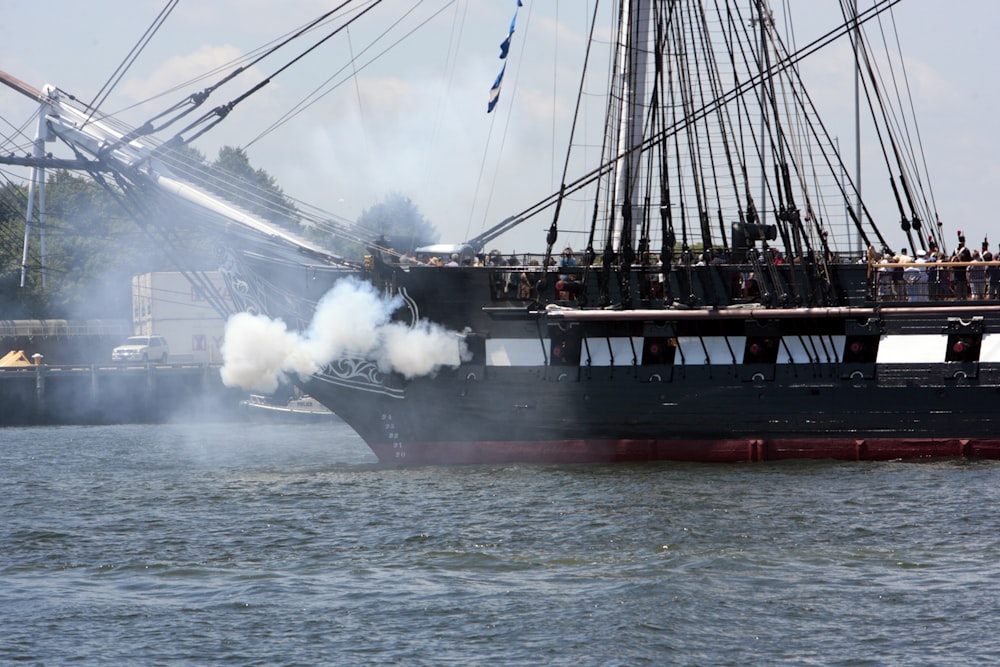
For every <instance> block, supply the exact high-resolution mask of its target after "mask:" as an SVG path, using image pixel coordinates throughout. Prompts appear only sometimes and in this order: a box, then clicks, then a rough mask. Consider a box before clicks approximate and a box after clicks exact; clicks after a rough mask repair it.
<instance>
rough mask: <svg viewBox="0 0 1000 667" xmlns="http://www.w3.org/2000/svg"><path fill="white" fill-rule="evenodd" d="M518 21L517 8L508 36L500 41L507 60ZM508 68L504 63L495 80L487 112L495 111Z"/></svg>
mask: <svg viewBox="0 0 1000 667" xmlns="http://www.w3.org/2000/svg"><path fill="white" fill-rule="evenodd" d="M517 6H518V7H523V6H524V4H523V3H522V2H521V0H517ZM515 23H517V9H515V10H514V17H513V18H512V19H511V20H510V30H508V31H507V37H506V39H504V40H503V41H502V42H500V60H506V59H507V54H508V53H509V52H510V40H511V38H512V37H513V36H514V24H515ZM506 70H507V63H506V62H505V63H504V64H503V67H502V68H501V69H500V73H499V74H497V80H496V81H494V82H493V87H492V88H490V102H489V104H488V105H486V113H489V112H491V111H493V108H494V107H495V106H496V105H497V101H498V100H499V99H500V84H501V83H502V82H503V73H504V72H505V71H506Z"/></svg>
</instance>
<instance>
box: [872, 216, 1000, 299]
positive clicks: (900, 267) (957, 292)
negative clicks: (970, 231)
mask: <svg viewBox="0 0 1000 667" xmlns="http://www.w3.org/2000/svg"><path fill="white" fill-rule="evenodd" d="M993 261H994V255H993V253H992V252H991V251H990V244H989V241H988V240H987V239H983V243H982V249H981V250H976V249H972V248H969V247H968V246H967V245H966V243H965V236H963V235H962V234H961V233H959V237H958V247H957V248H955V250H954V252H952V253H951V254H950V255H948V254H945V253H942V252H940V251H939V250H938V247H937V245H936V244H935V243H934V242H933V241H932V242H930V243H929V244H928V249H927V250H924V249H923V248H920V249H918V250H917V251H916V253H914V255H913V256H911V255H910V254H909V252H908V249H907V248H902V249H900V251H899V252H898V253H893V252H892V251H891V250H889V249H888V248H885V249H883V251H882V253H881V254H879V253H878V252H877V251H876V250H875V248H874V247H872V246H869V248H868V266H869V268H870V269H872V270H873V272H874V276H875V281H876V295H877V298H878V300H879V301H950V300H983V299H996V298H1000V266H993V265H991V264H990V262H993Z"/></svg>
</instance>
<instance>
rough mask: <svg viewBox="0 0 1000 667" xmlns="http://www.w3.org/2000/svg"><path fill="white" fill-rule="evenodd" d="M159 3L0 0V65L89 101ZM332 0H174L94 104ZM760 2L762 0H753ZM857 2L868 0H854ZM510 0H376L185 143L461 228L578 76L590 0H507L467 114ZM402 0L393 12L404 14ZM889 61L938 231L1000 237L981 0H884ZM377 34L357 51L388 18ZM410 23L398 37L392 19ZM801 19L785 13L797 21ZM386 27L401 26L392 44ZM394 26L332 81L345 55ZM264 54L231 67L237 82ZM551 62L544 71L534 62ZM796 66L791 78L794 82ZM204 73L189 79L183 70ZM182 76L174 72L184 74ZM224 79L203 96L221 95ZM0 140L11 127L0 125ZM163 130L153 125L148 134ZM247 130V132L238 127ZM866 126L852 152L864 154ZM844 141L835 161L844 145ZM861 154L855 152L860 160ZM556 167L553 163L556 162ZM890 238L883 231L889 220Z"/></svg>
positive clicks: (877, 176) (476, 223)
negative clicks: (296, 108) (903, 74)
mask: <svg viewBox="0 0 1000 667" xmlns="http://www.w3.org/2000/svg"><path fill="white" fill-rule="evenodd" d="M165 4H166V0H98V1H97V2H93V3H70V2H65V1H64V0H3V5H2V7H3V26H4V29H3V38H2V39H0V69H3V70H5V71H7V72H9V73H11V74H13V75H15V76H17V77H18V78H20V79H22V80H24V81H26V82H28V83H31V84H32V85H36V86H38V87H40V86H41V85H42V84H44V83H52V84H55V85H57V86H59V87H60V88H62V89H64V90H67V91H68V92H71V93H72V94H74V95H76V96H77V97H78V98H81V99H83V100H86V101H90V100H91V99H93V98H94V96H95V95H96V93H97V91H98V90H99V89H100V88H101V87H102V86H103V85H104V84H105V83H106V82H107V81H108V80H109V78H110V77H111V76H112V74H113V72H114V70H115V68H116V67H117V66H118V65H119V63H120V62H121V61H122V60H123V59H124V58H125V57H126V55H127V54H128V52H129V51H130V49H131V48H132V47H133V45H134V44H135V43H136V42H137V41H138V40H139V38H140V36H141V35H142V34H143V32H144V31H145V30H146V29H147V27H148V26H149V25H150V24H151V23H152V21H153V19H154V18H155V17H156V15H157V14H158V13H159V12H160V10H161V9H162V8H163V7H164V6H165ZM335 4H337V3H336V2H334V1H332V0H293V1H291V2H275V1H274V0H200V1H198V2H194V1H192V0H180V3H179V5H178V6H177V8H176V9H175V10H174V11H173V13H172V14H171V16H170V17H169V19H168V20H167V22H166V25H165V26H164V27H163V28H162V29H161V30H160V32H159V33H158V34H157V35H156V36H155V37H154V39H153V42H152V44H151V45H150V46H149V47H148V48H147V49H146V50H145V52H144V53H143V54H142V55H141V56H140V58H139V60H138V62H137V63H136V65H135V66H134V67H133V68H132V69H131V70H130V71H129V72H128V73H127V74H126V75H125V77H124V78H123V80H122V81H121V83H120V84H119V85H118V86H117V87H116V88H115V89H114V92H113V94H112V95H111V97H110V98H109V99H108V101H107V102H106V103H105V104H104V105H103V106H102V109H103V110H105V111H113V110H124V111H122V114H121V117H122V118H123V120H126V121H127V122H130V123H132V124H136V125H137V124H139V123H140V122H142V121H144V120H146V118H148V117H149V116H152V115H153V114H154V113H156V112H158V111H160V110H161V109H163V108H165V107H166V106H168V105H169V104H171V103H173V102H175V101H177V100H178V99H180V98H181V97H182V93H180V92H178V93H175V94H173V95H169V96H166V97H161V98H159V99H157V100H155V101H154V102H152V103H150V104H146V105H144V106H142V107H139V108H130V107H132V105H134V104H135V103H136V102H137V101H140V100H145V99H148V98H149V97H150V96H152V95H154V94H158V93H160V92H162V91H165V90H168V89H169V88H171V87H172V86H173V85H175V84H178V83H181V82H184V81H186V80H188V79H189V78H190V77H192V76H194V75H196V74H199V73H201V72H204V71H205V70H207V69H210V68H211V67H214V66H218V65H221V64H223V63H226V62H229V61H231V60H232V59H233V58H235V57H237V56H238V55H240V54H242V53H245V52H248V51H251V50H253V49H255V48H257V47H259V46H261V45H263V44H265V43H266V42H268V41H270V40H272V39H275V38H276V37H278V36H280V35H282V34H284V33H286V32H287V31H290V30H292V29H294V28H297V27H299V26H301V25H302V24H304V23H305V22H306V21H308V20H310V19H311V18H313V17H315V16H318V15H319V14H320V13H322V12H323V11H326V10H328V9H330V8H331V7H333V6H334V5H335ZM772 4H774V5H775V6H776V5H777V4H778V3H772ZM859 4H860V6H861V8H864V7H866V6H869V5H870V4H871V0H860V2H859ZM515 5H516V0H452V1H449V0H424V1H423V2H419V3H418V2H414V1H412V0H386V1H385V2H383V3H382V4H381V5H380V6H379V7H378V8H376V9H375V10H373V11H372V13H371V14H370V15H369V16H368V17H366V18H368V19H370V20H368V21H362V24H363V25H364V26H365V27H360V25H359V27H357V28H352V30H351V32H350V40H349V41H348V40H346V39H338V40H336V43H331V44H330V45H327V46H324V47H323V48H321V49H318V50H317V51H316V52H315V53H313V54H312V55H311V56H309V57H307V59H306V60H304V61H303V62H302V63H300V64H299V65H298V66H297V67H296V68H295V69H294V70H293V71H291V72H290V73H289V74H287V75H283V76H281V77H279V78H276V79H275V80H274V82H273V83H271V84H270V85H268V86H267V87H266V88H265V89H264V90H263V91H262V92H261V93H259V94H257V95H255V96H253V97H252V98H250V99H249V100H248V101H247V102H245V103H243V104H242V105H241V106H239V107H237V109H236V111H234V112H233V114H232V115H231V116H230V117H229V118H228V119H227V120H226V121H225V122H224V123H223V124H222V125H220V126H219V127H218V128H216V130H213V131H212V132H211V133H210V134H208V135H206V136H205V137H203V138H202V139H200V140H199V141H198V142H197V143H196V144H195V145H196V146H197V147H198V148H200V149H201V150H202V152H203V153H205V154H206V155H207V156H208V157H210V158H212V157H214V156H215V153H216V151H217V150H218V148H219V146H221V145H239V146H247V144H250V145H249V147H248V151H249V154H250V158H251V161H252V162H253V164H254V165H255V166H257V167H262V168H264V169H266V170H267V171H268V172H269V173H271V174H272V175H273V176H275V177H276V178H277V180H278V182H279V184H280V185H281V186H282V187H283V188H284V190H285V192H286V193H287V194H289V195H290V196H292V197H294V198H296V199H300V200H304V201H306V202H308V203H310V204H314V205H316V206H319V207H321V208H323V209H325V210H327V211H329V212H331V213H332V214H334V215H336V216H339V217H341V218H343V219H346V220H352V221H353V220H354V219H356V218H357V216H358V215H359V214H360V213H361V212H362V211H363V210H365V209H366V208H368V207H369V206H371V205H373V204H375V203H377V202H379V201H381V200H382V199H383V198H384V197H385V196H387V195H388V194H390V193H393V192H401V193H402V194H404V195H406V196H408V197H410V198H411V199H412V200H413V201H414V203H416V205H417V206H418V207H419V209H420V210H421V212H422V213H423V214H424V215H425V217H427V219H428V220H429V221H430V222H432V223H433V224H434V225H435V226H436V227H437V229H438V230H439V231H440V233H441V236H442V240H445V241H458V240H463V239H465V238H467V237H470V236H473V235H475V234H477V233H479V232H480V231H482V230H483V229H484V228H485V227H489V226H491V225H493V224H495V223H496V222H498V221H499V220H501V219H502V218H504V217H506V216H507V215H510V214H512V213H516V212H519V211H521V210H522V209H524V208H526V207H527V206H529V205H531V204H532V203H534V202H535V201H537V200H539V199H541V198H542V197H544V196H545V195H547V194H548V193H549V192H551V191H554V190H556V189H557V185H558V181H559V175H560V173H561V170H562V156H563V151H564V144H565V141H566V136H567V131H568V127H569V123H570V119H571V114H572V111H573V100H574V96H575V93H576V87H577V82H578V77H579V74H578V61H579V58H580V55H581V49H582V47H583V44H584V36H585V35H586V32H587V22H588V19H589V16H590V12H591V8H592V6H593V2H592V0H524V6H523V7H522V8H521V9H520V13H519V15H518V23H517V30H516V32H515V36H514V42H513V46H512V49H511V57H510V61H509V62H510V64H509V65H508V69H507V72H506V76H505V81H504V88H503V92H502V94H501V100H500V103H499V105H498V107H497V109H496V111H495V112H494V113H493V114H487V113H486V103H487V98H488V91H489V87H490V85H491V84H492V82H493V80H494V78H495V77H496V75H497V72H498V71H499V67H500V61H499V60H498V58H497V55H498V52H499V49H498V45H499V43H500V41H501V40H502V39H503V37H504V36H505V35H506V33H507V29H508V27H509V24H510V19H511V17H512V15H513V12H514V9H515ZM838 5H839V2H838V0H790V7H791V12H792V15H793V17H794V18H796V19H798V20H801V23H799V22H797V23H796V31H797V32H796V37H797V39H798V41H799V43H800V44H801V43H805V42H806V41H807V40H808V39H809V38H811V37H814V36H817V35H819V34H821V33H823V32H826V31H827V30H829V29H830V28H831V27H833V25H834V22H835V21H836V20H837V17H838V15H839V9H838ZM414 7H416V8H415V9H414V11H413V13H411V14H407V12H409V11H410V10H411V9H413V8H414ZM894 12H895V17H896V21H897V25H898V27H899V29H900V40H901V44H902V47H903V51H904V53H905V56H906V59H907V65H908V71H907V74H908V77H909V80H910V84H911V86H912V94H913V100H914V104H915V106H916V110H917V113H918V119H919V122H920V128H919V129H920V131H921V133H922V138H923V144H924V149H925V152H926V159H927V161H928V164H929V167H930V177H931V186H932V188H933V196H934V201H935V202H936V206H937V210H938V212H939V214H940V216H941V218H942V220H943V221H944V222H945V224H946V227H945V229H946V231H947V234H948V235H950V238H949V241H950V242H949V245H953V238H954V234H955V230H957V229H963V230H964V231H965V232H966V234H967V236H969V237H970V244H972V243H975V244H976V245H978V242H979V241H980V240H981V238H982V236H983V235H985V234H989V235H990V236H991V238H992V239H994V242H993V243H992V245H993V247H994V248H996V247H997V246H998V245H1000V221H998V220H996V219H995V217H996V216H995V214H994V212H993V211H994V209H993V207H992V206H991V204H992V197H993V194H994V192H995V190H996V183H997V182H998V177H1000V169H998V167H997V165H998V160H1000V158H998V157H997V156H1000V145H998V144H1000V141H998V136H1000V129H998V127H1000V123H998V121H997V115H998V112H1000V105H998V92H997V90H996V88H997V86H996V75H995V69H996V67H997V54H998V53H1000V47H998V46H997V41H998V40H997V34H998V33H1000V30H998V29H1000V3H998V2H996V0H954V2H950V3H943V2H940V0H902V2H901V3H900V4H899V5H897V7H896V9H895V10H894ZM401 17H405V18H403V21H402V22H401V23H400V25H399V26H398V27H397V28H395V29H394V30H393V31H391V32H389V33H388V34H387V36H386V37H385V39H384V40H383V42H380V43H379V44H378V45H376V46H375V47H373V48H372V49H371V50H369V51H367V52H364V53H362V51H363V50H364V49H365V48H366V47H367V46H368V45H369V44H370V43H371V42H372V40H373V39H374V38H375V37H377V36H378V35H379V34H380V32H381V31H382V30H385V29H386V26H388V25H389V24H390V23H391V22H392V21H394V20H397V19H399V18H401ZM424 20H426V21H427V23H426V25H424V26H423V27H422V28H421V29H420V30H419V31H418V32H416V33H414V34H413V35H412V36H410V37H406V33H408V32H409V31H411V30H412V29H413V28H415V27H416V26H417V25H418V24H419V23H421V22H423V21H424ZM800 25H801V28H800V27H799V26H800ZM400 40H402V41H400ZM397 41H399V43H398V44H396V46H394V47H393V48H392V49H391V50H389V52H388V53H385V54H384V55H380V56H379V57H378V58H377V59H375V60H374V62H372V64H370V65H367V66H365V67H363V69H361V70H360V71H359V73H358V79H357V82H356V83H355V81H354V80H348V78H347V77H346V76H345V74H346V72H342V71H341V68H343V67H345V65H346V64H347V63H348V62H349V54H350V53H351V52H353V53H354V54H355V55H356V56H359V60H358V63H359V64H358V65H357V66H358V67H361V66H362V63H367V62H369V61H371V60H373V58H374V57H375V56H376V55H377V54H381V53H382V52H383V51H385V50H386V49H387V48H388V47H389V45H390V44H392V43H395V42H397ZM282 62H283V61H282V60H281V58H278V59H275V60H272V61H268V62H267V63H265V64H262V65H260V66H258V67H257V68H256V69H255V71H253V72H251V73H250V76H248V77H246V78H244V79H242V80H241V82H244V83H245V84H246V86H243V88H245V87H247V86H248V85H249V84H250V83H255V82H257V81H258V80H260V79H262V78H263V77H264V75H265V74H270V73H271V72H273V71H274V70H275V69H276V68H277V67H278V66H280V64H281V63H282ZM553 66H555V67H556V68H557V69H556V71H557V72H558V74H556V75H553V73H552V72H553ZM810 73H811V74H814V75H815V76H817V77H818V80H819V86H818V87H814V88H812V89H811V90H813V93H814V95H816V96H817V98H818V102H819V104H820V106H821V109H826V110H828V112H829V113H831V114H832V117H829V116H828V117H826V120H827V121H828V123H829V127H830V130H831V133H832V134H834V135H837V136H839V137H841V140H842V143H843V145H845V147H846V148H849V147H850V146H851V145H852V143H853V126H852V122H853V112H852V111H851V108H852V107H851V105H852V104H853V99H852V97H851V96H852V95H853V86H852V78H851V76H850V54H849V51H848V50H847V49H846V46H845V47H841V48H833V49H830V50H827V51H825V52H823V53H822V54H820V55H819V56H817V57H816V59H815V62H814V63H812V64H810V65H808V70H807V72H806V75H807V76H809V74H810ZM328 79H330V80H331V81H333V82H336V81H341V80H345V81H346V83H344V84H343V85H340V86H339V87H337V88H336V89H335V90H334V92H333V93H332V94H329V95H327V96H325V97H323V98H322V99H321V100H320V101H319V102H317V103H316V104H314V105H312V106H311V107H309V109H308V110H307V111H306V112H305V113H303V114H301V115H299V116H297V117H295V118H294V119H293V120H292V121H290V122H288V123H286V124H284V125H282V126H281V127H279V128H278V129H277V130H275V131H274V132H272V133H270V134H268V135H266V136H264V137H261V138H259V139H257V140H256V141H254V139H256V138H257V137H258V136H259V135H260V134H261V133H262V132H263V131H264V130H265V129H266V128H267V127H269V126H270V125H271V124H272V123H273V122H274V121H275V120H277V119H279V118H280V117H281V116H282V115H283V114H284V113H286V112H287V111H289V110H290V109H291V108H292V106H293V105H294V104H296V103H297V102H299V101H300V100H301V99H302V98H303V97H304V96H305V95H307V94H308V93H309V92H310V91H312V90H313V89H314V88H316V87H317V86H320V85H322V84H323V83H324V81H327V80H328ZM808 81H809V79H807V82H808ZM199 85H200V86H204V85H206V82H202V83H201V84H199ZM190 90H193V89H191V88H189V89H187V91H190ZM241 90H242V88H240V89H239V90H237V88H230V89H228V90H227V91H225V94H224V95H223V96H222V97H220V98H218V99H219V101H220V102H224V101H228V100H229V99H231V98H232V97H234V96H235V95H236V94H238V93H239V92H241ZM32 110H33V107H32V105H31V104H30V103H28V102H27V100H22V99H19V98H18V96H17V95H16V94H15V93H13V92H12V91H8V90H7V89H2V90H0V117H2V118H4V119H7V120H10V121H14V122H23V121H25V120H27V119H28V118H29V117H30V114H31V112H32ZM0 133H2V134H3V136H4V137H9V136H11V134H12V128H11V127H10V126H8V125H6V124H4V125H2V126H0ZM162 138H166V137H162ZM251 141H253V143H250V142H251ZM873 143H874V142H873V140H872V137H867V138H866V141H865V147H866V148H865V150H864V152H863V155H864V156H865V160H868V159H869V157H871V159H872V160H873V162H876V163H877V160H875V158H874V156H869V155H868V151H869V149H870V148H872V144H873ZM847 152H848V153H849V158H848V159H849V160H850V164H853V154H852V153H851V151H847ZM866 164H867V162H866ZM875 172H876V170H875V169H873V170H872V173H871V175H870V176H869V174H868V170H867V169H865V178H864V182H863V191H864V194H865V195H866V197H868V196H869V195H872V196H873V199H872V202H873V206H872V208H873V210H874V211H875V212H876V215H877V216H878V217H879V218H880V221H881V222H880V224H881V226H882V227H883V229H888V230H898V215H897V214H896V212H895V208H894V206H890V205H889V204H891V198H890V197H888V196H887V195H883V194H878V196H875V195H876V194H877V193H882V192H886V193H887V192H888V184H887V181H886V180H885V177H884V176H882V175H881V172H879V173H875ZM571 173H572V172H571ZM544 226H547V222H542V223H528V226H527V227H525V228H524V229H521V230H519V231H518V232H516V233H515V234H513V235H511V236H508V237H505V240H502V241H498V242H497V243H496V244H495V245H497V246H498V247H500V248H502V249H504V250H518V251H527V250H538V249H540V248H541V247H542V246H543V243H544V233H543V227H544ZM888 236H889V238H890V240H891V241H892V243H893V245H900V244H902V235H901V233H899V232H897V231H890V232H889V234H888Z"/></svg>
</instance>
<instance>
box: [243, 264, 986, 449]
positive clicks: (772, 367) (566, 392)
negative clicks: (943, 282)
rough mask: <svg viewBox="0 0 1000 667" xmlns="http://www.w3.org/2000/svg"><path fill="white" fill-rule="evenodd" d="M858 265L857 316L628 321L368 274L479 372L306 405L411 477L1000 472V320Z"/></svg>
mask: <svg viewBox="0 0 1000 667" xmlns="http://www.w3.org/2000/svg"><path fill="white" fill-rule="evenodd" d="M258 268H259V267H258ZM844 268H845V272H844V276H841V280H840V284H841V287H842V292H843V296H844V299H843V300H844V302H845V303H853V304H856V305H847V306H831V307H813V308H801V309H794V308H784V309H766V308H761V307H759V305H751V304H745V305H741V304H739V303H735V302H733V303H729V304H727V305H726V306H725V307H722V308H717V307H706V306H702V307H694V308H666V307H663V305H662V304H655V305H658V306H659V307H654V308H649V309H641V310H627V311H618V310H604V309H590V308H579V307H569V306H567V305H559V304H551V303H550V304H549V306H548V307H544V306H542V305H541V304H540V303H539V302H537V301H533V300H528V301H516V300H510V299H507V298H506V297H505V295H498V293H497V292H496V291H495V290H494V289H493V287H492V286H493V285H495V284H496V283H497V280H496V278H497V275H496V272H495V271H492V270H491V269H489V268H485V267H472V268H459V269H447V268H444V269H429V268H419V269H409V270H401V269H399V268H398V267H395V268H394V267H388V268H386V267H384V268H383V270H382V271H381V272H379V271H374V272H371V273H370V274H369V275H367V276H366V277H367V278H368V279H370V280H372V281H373V282H376V283H378V284H379V286H380V287H381V288H382V289H383V290H385V291H387V292H390V293H396V294H405V295H407V299H406V303H407V307H406V308H403V309H402V310H401V311H400V312H399V313H397V317H398V318H400V319H401V320H402V321H409V322H411V323H412V322H414V321H416V320H417V319H418V318H430V319H432V320H434V321H436V322H438V323H440V324H441V325H442V326H444V327H446V328H448V329H449V330H451V331H453V332H455V335H456V337H458V338H461V339H462V341H463V343H464V345H465V346H466V347H467V349H468V354H467V355H466V358H465V359H464V360H463V361H462V363H461V364H460V365H459V366H457V367H454V368H451V367H444V368H440V369H438V370H437V371H436V372H435V373H433V374H431V375H428V376H423V377H414V378H411V379H407V378H405V377H403V376H402V375H400V374H399V373H395V372H386V371H384V370H382V369H380V368H378V366H377V365H376V364H375V363H373V362H371V361H367V360H362V359H340V360H337V361H334V362H332V363H330V364H329V365H327V366H326V367H325V368H324V369H323V370H322V371H320V372H318V373H316V374H314V375H313V376H312V377H310V378H308V379H306V380H304V381H303V383H302V389H303V391H305V392H307V393H308V394H310V395H312V396H313V397H315V398H316V399H317V400H319V401H320V402H322V403H323V404H324V405H326V406H327V407H328V408H330V409H331V410H333V411H335V412H336V413H337V414H338V415H339V416H340V417H341V418H342V419H344V420H345V421H346V422H347V423H348V424H349V425H351V426H352V427H353V428H354V429H355V430H356V431H357V432H358V433H359V434H360V435H361V437H362V438H363V439H364V440H365V441H366V442H367V443H368V445H369V446H370V447H371V449H372V450H373V452H374V453H375V454H376V455H377V456H378V458H379V460H380V461H382V462H386V463H395V464H406V465H413V464H455V463H508V462H536V463H537V462H543V463H570V462H620V461H651V460H673V461H700V462H738V461H761V460H777V459H791V458H808V459H816V458H833V459H849V460H856V459H883V460H884V459H916V458H929V457H983V458H997V457H1000V418H998V417H997V416H996V415H997V406H998V404H1000V304H995V303H982V304H974V303H971V302H960V301H949V302H934V303H924V304H908V303H903V302H900V303H873V302H870V301H867V297H866V294H867V287H866V282H865V280H864V271H863V269H864V267H860V268H861V269H862V271H861V273H860V274H858V271H857V267H854V266H850V265H848V266H845V267H844ZM713 271H716V270H715V269H714V268H713ZM718 271H719V272H720V273H719V274H718V275H716V278H717V279H715V280H712V281H708V282H706V284H710V283H715V284H725V283H726V281H725V280H724V275H723V274H722V273H721V272H722V271H724V270H723V269H718ZM311 275H312V278H311V279H312V280H313V281H314V282H315V281H316V280H320V281H323V280H326V281H329V282H330V284H332V283H333V282H335V281H336V280H337V279H338V278H339V277H343V276H339V275H338V274H336V273H333V272H331V273H329V274H328V275H325V276H323V277H322V278H318V277H317V275H316V272H315V269H313V270H312V274H311ZM858 275H860V277H861V279H860V280H858V279H857V277H858ZM287 279H288V280H290V281H291V282H292V284H299V283H301V276H298V277H295V276H294V275H292V276H288V277H287ZM273 283H274V281H273V279H272V284H273ZM327 287H329V285H324V286H317V287H315V288H313V289H315V290H316V291H317V292H320V291H322V290H323V289H326V288H327ZM866 303H868V305H865V304H866ZM302 315H303V314H300V315H291V314H286V317H289V318H290V319H293V318H295V317H299V318H301V316H302Z"/></svg>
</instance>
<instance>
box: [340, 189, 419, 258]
mask: <svg viewBox="0 0 1000 667" xmlns="http://www.w3.org/2000/svg"><path fill="white" fill-rule="evenodd" d="M355 229H356V231H357V232H358V233H359V234H360V235H362V236H364V237H367V238H371V239H373V240H374V239H377V238H380V237H381V238H383V239H385V241H386V245H388V246H389V247H391V248H393V249H394V250H396V251H397V252H408V251H412V250H413V249H414V248H419V247H420V246H424V245H428V244H430V243H437V241H438V238H439V235H438V231H437V229H435V228H434V225H432V224H431V223H430V222H428V221H427V220H426V219H425V218H424V216H423V215H422V214H421V213H420V210H419V209H418V208H417V206H416V204H414V203H413V202H412V201H411V200H410V198H409V197H406V196H404V195H402V194H400V193H398V192H395V193H393V194H391V195H389V196H388V197H386V198H385V199H384V200H382V201H381V202H380V203H378V204H375V205H374V206H372V207H370V208H368V209H366V210H365V211H364V212H363V213H362V214H361V215H360V216H359V217H358V221H357V222H356V223H355Z"/></svg>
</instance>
